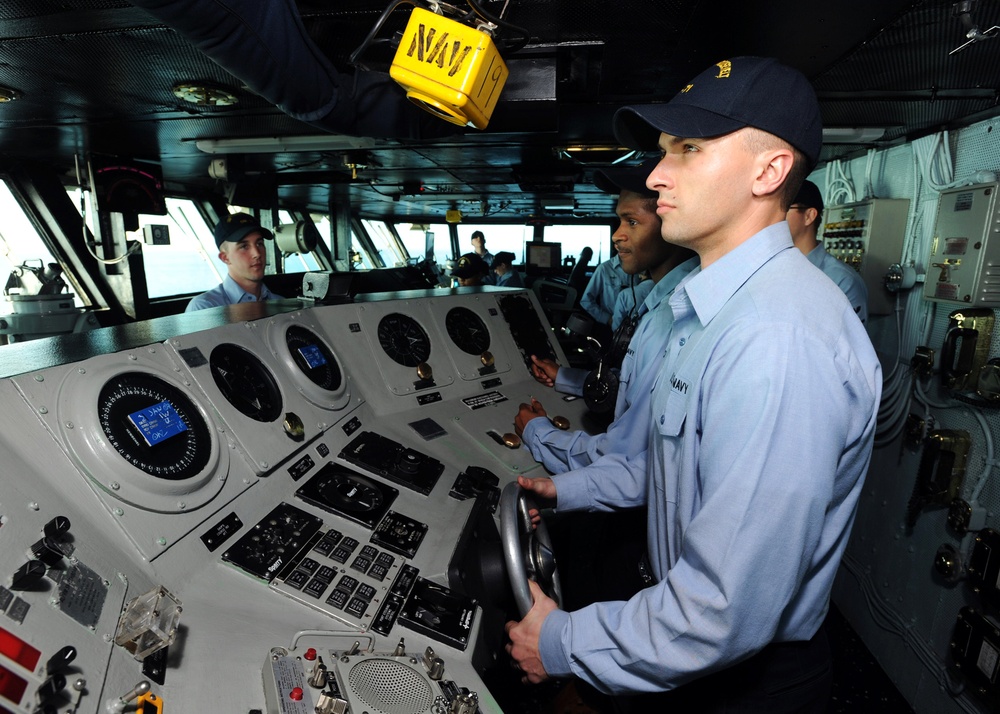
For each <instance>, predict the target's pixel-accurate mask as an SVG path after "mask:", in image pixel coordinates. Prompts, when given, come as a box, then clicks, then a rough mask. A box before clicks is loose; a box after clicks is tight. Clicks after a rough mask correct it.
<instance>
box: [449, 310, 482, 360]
mask: <svg viewBox="0 0 1000 714" xmlns="http://www.w3.org/2000/svg"><path fill="white" fill-rule="evenodd" d="M444 324H445V327H446V328H447V329H448V336H449V337H451V339H452V341H453V342H454V343H455V344H456V345H458V348H459V349H460V350H462V352H466V353H468V354H470V355H480V354H482V353H483V352H485V351H486V350H488V349H489V348H490V331H489V330H487V329H486V324H485V323H484V322H483V321H482V320H481V319H480V318H479V315H477V314H476V313H474V312H473V311H472V310H469V309H468V308H465V307H453V308H452V309H451V310H449V311H448V316H447V317H445V319H444Z"/></svg>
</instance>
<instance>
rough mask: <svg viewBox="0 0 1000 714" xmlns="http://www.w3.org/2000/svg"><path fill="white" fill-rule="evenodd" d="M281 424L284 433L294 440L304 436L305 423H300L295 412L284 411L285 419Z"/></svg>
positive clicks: (300, 420) (299, 439)
mask: <svg viewBox="0 0 1000 714" xmlns="http://www.w3.org/2000/svg"><path fill="white" fill-rule="evenodd" d="M281 426H282V428H283V429H284V430H285V433H286V434H288V436H289V437H291V438H292V439H295V440H296V441H301V440H302V439H304V438H305V436H306V427H305V424H303V423H302V419H300V418H299V415H298V414H296V413H295V412H288V413H286V414H285V420H284V422H282V424H281Z"/></svg>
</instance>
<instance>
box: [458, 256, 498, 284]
mask: <svg viewBox="0 0 1000 714" xmlns="http://www.w3.org/2000/svg"><path fill="white" fill-rule="evenodd" d="M489 272H490V266H488V265H487V264H486V261H485V260H483V259H482V258H480V257H479V256H478V255H476V254H475V253H466V254H465V255H463V256H462V257H461V258H459V259H458V262H456V263H455V268H454V270H452V271H451V275H452V277H455V278H474V277H475V276H477V275H488V274H489Z"/></svg>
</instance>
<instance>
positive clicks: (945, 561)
mask: <svg viewBox="0 0 1000 714" xmlns="http://www.w3.org/2000/svg"><path fill="white" fill-rule="evenodd" d="M934 570H936V571H937V572H938V574H939V575H941V577H943V578H944V579H945V580H946V581H947V582H949V583H955V582H958V581H959V580H961V579H962V575H963V574H964V572H965V568H964V567H963V565H962V555H961V553H959V552H958V550H957V549H956V548H955V546H953V545H951V544H950V543H945V544H944V545H942V546H941V547H940V548H938V550H937V553H935V554H934Z"/></svg>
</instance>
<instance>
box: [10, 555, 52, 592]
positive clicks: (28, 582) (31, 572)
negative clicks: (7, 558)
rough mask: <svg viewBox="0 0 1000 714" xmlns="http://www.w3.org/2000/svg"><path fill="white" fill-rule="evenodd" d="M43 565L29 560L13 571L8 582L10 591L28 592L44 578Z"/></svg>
mask: <svg viewBox="0 0 1000 714" xmlns="http://www.w3.org/2000/svg"><path fill="white" fill-rule="evenodd" d="M45 570H46V568H45V563H43V562H42V561H40V560H29V561H28V562H27V563H25V564H24V565H22V566H21V567H20V568H18V569H17V570H15V571H14V575H13V577H12V578H11V581H10V589H11V590H28V589H29V588H33V587H34V586H35V585H37V584H38V582H39V581H40V580H41V579H42V578H44V577H45Z"/></svg>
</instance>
